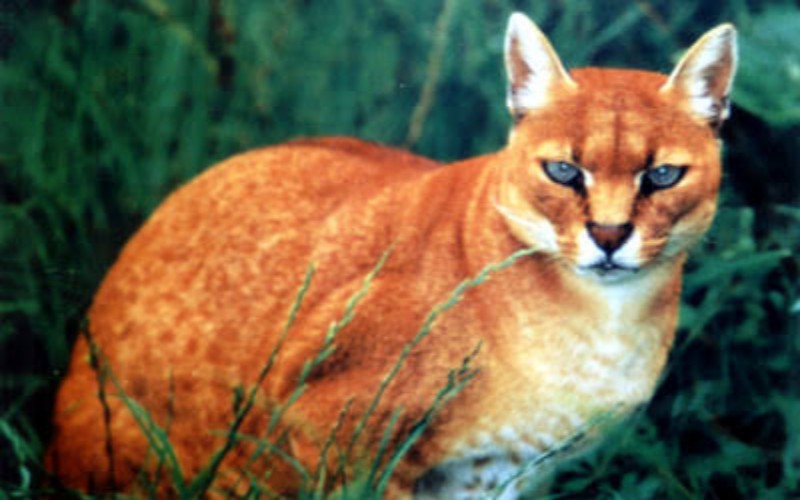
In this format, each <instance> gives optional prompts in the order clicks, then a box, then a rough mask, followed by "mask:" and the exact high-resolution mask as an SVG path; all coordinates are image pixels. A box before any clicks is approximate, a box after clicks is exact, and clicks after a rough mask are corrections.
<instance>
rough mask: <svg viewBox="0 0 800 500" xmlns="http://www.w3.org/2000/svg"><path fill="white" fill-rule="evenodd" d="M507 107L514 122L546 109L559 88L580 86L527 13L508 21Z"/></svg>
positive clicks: (506, 54)
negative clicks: (526, 113)
mask: <svg viewBox="0 0 800 500" xmlns="http://www.w3.org/2000/svg"><path fill="white" fill-rule="evenodd" d="M505 63H506V72H507V74H508V94H507V96H506V104H507V105H508V109H509V111H511V115H512V116H514V118H515V119H519V118H521V117H522V116H523V115H524V114H525V112H526V111H529V110H535V109H539V108H542V107H544V106H545V105H547V103H548V102H549V101H550V98H551V96H552V92H553V90H554V89H556V88H558V87H559V86H567V87H577V84H576V83H575V82H574V81H573V80H572V78H570V76H569V74H567V71H566V70H565V69H564V66H563V65H562V64H561V60H560V59H559V58H558V55H557V54H556V52H555V50H553V47H552V46H551V45H550V42H549V41H548V40H547V37H545V36H544V34H543V33H542V32H541V31H540V30H539V28H537V27H536V25H535V24H533V22H532V21H531V20H530V19H528V17H527V16H526V15H525V14H521V13H519V12H515V13H514V14H512V15H511V18H509V20H508V29H507V30H506V40H505Z"/></svg>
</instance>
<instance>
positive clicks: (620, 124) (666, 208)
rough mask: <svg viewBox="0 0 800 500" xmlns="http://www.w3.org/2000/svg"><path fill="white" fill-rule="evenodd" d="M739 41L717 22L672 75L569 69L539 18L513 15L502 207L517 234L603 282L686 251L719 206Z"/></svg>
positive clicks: (499, 207)
mask: <svg viewBox="0 0 800 500" xmlns="http://www.w3.org/2000/svg"><path fill="white" fill-rule="evenodd" d="M515 22H516V23H517V24H518V25H517V26H515ZM734 43H735V42H734V32H733V28H732V27H729V26H722V27H720V28H717V29H716V30H713V31H712V32H710V33H709V34H708V35H706V36H705V37H703V38H702V39H701V40H700V41H699V42H698V43H697V44H696V45H695V46H694V47H693V48H692V49H691V50H690V51H689V53H688V54H687V56H686V57H685V58H684V60H683V61H682V62H681V63H679V65H678V67H677V68H676V70H675V72H674V73H673V75H672V76H670V77H669V78H668V77H666V76H665V75H660V74H657V73H649V72H643V71H630V70H607V69H606V70H604V69H592V68H590V69H583V70H575V71H573V72H572V73H571V74H567V73H566V71H564V69H563V67H562V66H561V63H560V62H559V60H558V58H557V56H556V55H555V53H554V52H553V51H552V48H551V47H550V45H549V43H548V42H547V40H546V39H545V38H544V36H543V35H541V33H540V32H539V31H538V30H537V29H536V28H535V27H533V25H532V23H530V21H528V20H527V18H524V19H517V20H516V21H515V20H513V19H512V22H511V24H510V28H509V35H508V38H507V42H506V62H507V68H508V72H509V99H508V102H509V107H510V109H511V111H512V114H513V115H514V117H515V119H516V122H517V123H516V125H515V127H514V130H513V131H512V134H511V139H510V142H509V145H508V147H507V148H506V150H505V151H504V153H503V166H502V169H501V170H502V173H501V175H502V177H503V179H502V182H501V183H500V188H499V192H498V193H497V196H496V208H497V210H499V211H500V213H501V214H502V215H503V217H504V218H505V219H506V221H507V223H508V224H509V227H510V228H511V231H512V232H513V234H514V235H515V236H516V237H517V238H519V239H520V240H522V241H523V242H524V243H525V244H527V245H529V246H531V247H534V248H538V249H540V250H541V251H542V252H545V253H548V254H550V255H552V256H554V257H555V258H558V259H560V260H563V261H564V262H566V263H567V264H568V265H569V266H571V267H572V268H573V269H574V270H575V271H576V272H577V273H578V274H582V275H589V276H592V277H595V278H598V279H601V280H616V279H623V278H626V277H630V276H634V275H636V274H637V273H639V272H640V271H642V270H645V269H647V268H649V267H651V266H653V265H654V264H657V263H659V262H663V261H665V260H673V259H675V258H676V257H678V256H680V255H682V254H683V253H685V251H686V250H687V249H688V248H689V247H690V246H691V245H692V244H693V243H695V242H696V241H697V240H698V239H699V238H700V237H701V236H702V235H703V233H704V232H705V231H706V230H707V229H708V227H709V226H710V224H711V221H712V218H713V215H714V211H715V206H716V197H717V192H718V189H719V183H720V164H719V145H718V140H717V138H716V135H715V131H716V129H717V128H718V126H719V125H720V123H721V122H722V120H723V119H724V118H725V116H726V114H727V93H728V92H729V90H730V79H731V77H732V75H733V67H734V66H735V58H734V56H733V55H732V54H733V49H734ZM719 79H722V80H724V81H722V82H720V81H718V80H719ZM706 94H707V95H706Z"/></svg>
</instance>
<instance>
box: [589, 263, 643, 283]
mask: <svg viewBox="0 0 800 500" xmlns="http://www.w3.org/2000/svg"><path fill="white" fill-rule="evenodd" d="M579 270H580V271H581V274H584V273H587V274H592V275H594V276H597V277H598V278H602V279H617V278H624V277H627V276H631V275H634V274H636V273H638V272H639V268H638V267H634V266H627V265H624V264H620V263H619V262H616V261H614V260H612V259H604V260H601V261H598V262H595V263H594V264H590V265H588V266H580V267H579Z"/></svg>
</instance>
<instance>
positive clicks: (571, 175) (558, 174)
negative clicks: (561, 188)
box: [542, 161, 583, 191]
mask: <svg viewBox="0 0 800 500" xmlns="http://www.w3.org/2000/svg"><path fill="white" fill-rule="evenodd" d="M542 166H543V167H544V173H546V174H547V177H549V178H550V180H552V181H553V182H556V183H558V184H563V185H565V186H569V187H571V188H573V189H575V190H576V191H580V190H582V189H583V173H582V172H581V171H580V169H579V168H578V167H576V166H575V165H571V164H569V163H567V162H565V161H545V162H543V163H542Z"/></svg>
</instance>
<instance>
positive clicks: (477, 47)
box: [0, 0, 800, 499]
mask: <svg viewBox="0 0 800 500" xmlns="http://www.w3.org/2000/svg"><path fill="white" fill-rule="evenodd" d="M514 10H522V11H524V12H526V13H528V14H529V15H530V16H531V17H532V18H533V19H535V20H536V21H537V22H538V23H539V24H540V26H541V27H542V28H543V30H544V31H545V32H546V33H548V34H549V35H550V36H551V39H552V41H553V43H554V45H555V46H556V47H557V49H558V51H559V53H560V54H561V56H562V58H563V60H564V61H565V63H567V64H568V65H570V66H573V67H574V66H582V65H586V64H598V65H604V66H630V67H640V68H648V69H654V70H660V71H668V70H669V69H670V68H671V66H672V64H673V63H674V61H675V58H676V56H677V55H678V54H679V53H680V50H681V49H683V48H685V47H686V46H687V45H688V44H689V43H691V42H692V41H693V40H694V39H695V38H696V37H697V36H698V35H699V34H700V33H702V32H703V31H705V30H706V29H708V28H710V27H711V26H713V25H715V24H717V23H719V22H723V21H733V22H735V23H736V24H737V25H738V27H739V29H740V46H741V57H742V59H741V65H740V71H739V75H738V78H737V85H736V89H735V92H734V95H733V101H734V111H733V115H732V118H731V120H730V121H729V123H728V124H727V125H726V128H725V129H724V131H723V139H724V140H725V142H726V150H725V152H726V177H725V182H724V184H725V185H724V190H723V195H722V199H721V209H720V213H719V216H718V218H717V220H716V222H715V226H714V229H713V230H712V232H711V234H710V235H709V237H708V238H707V239H706V240H705V241H704V242H703V243H702V244H701V246H700V248H698V249H697V251H696V252H694V254H693V256H692V259H691V261H690V263H689V266H688V275H687V278H686V283H685V290H684V300H683V308H682V316H681V327H680V330H679V332H678V340H677V344H676V348H675V350H674V352H673V354H672V356H671V359H670V363H669V369H668V370H667V373H666V375H665V378H664V380H663V383H662V384H661V387H660V389H659V391H658V393H657V395H656V397H655V399H654V401H653V402H652V403H651V404H650V405H649V406H648V408H647V409H645V410H643V411H642V412H641V414H639V415H638V416H637V417H636V418H635V420H634V422H633V424H628V425H626V426H624V427H623V428H619V429H616V430H614V431H613V433H614V437H613V438H611V439H607V440H606V441H604V443H603V444H602V445H601V446H600V447H598V448H597V449H596V450H595V451H594V452H592V453H591V454H590V455H589V456H586V457H583V458H581V459H579V460H575V461H572V462H569V463H566V464H564V465H563V466H562V467H560V469H559V470H558V471H556V480H555V481H554V483H553V484H554V486H553V488H552V489H551V491H550V495H551V497H552V498H566V497H574V496H586V497H590V498H597V497H601V498H606V497H608V498H610V497H615V498H616V497H621V498H636V499H639V498H706V497H708V498H790V497H797V496H800V299H799V298H798V295H799V294H800V280H799V278H800V259H799V258H798V255H797V254H798V250H799V249H800V165H798V162H797V160H796V159H795V154H796V151H798V150H800V32H798V30H797V26H800V9H799V8H798V7H797V4H796V2H792V1H789V0H783V1H782V0H773V1H767V0H730V1H728V2H715V3H712V2H701V1H700V0H693V1H688V2H680V3H679V4H678V3H675V2H667V1H666V0H651V1H648V0H636V1H627V2H623V1H613V2H585V1H581V0H561V1H558V2H537V1H533V0H531V1H522V0H517V1H514V0H482V1H471V2H458V1H453V0H444V1H442V2H432V1H429V0H383V1H380V2H375V1H370V0H326V1H324V2H323V1H322V0H286V1H279V0H271V1H266V2H263V1H262V2H256V1H250V0H231V1H227V2H223V1H220V0H207V1H201V2H193V1H189V0H72V1H69V0H49V1H48V0H39V1H35V2H34V1H31V2H8V3H6V4H4V5H3V6H0V498H2V497H4V496H9V497H25V496H29V495H32V494H33V492H34V491H35V488H36V479H37V477H38V476H39V474H40V472H41V471H40V465H39V459H40V455H41V451H42V448H43V443H45V442H46V440H47V429H48V421H49V417H50V415H49V414H50V405H51V399H52V395H53V392H54V390H55V388H56V387H57V383H58V381H59V379H60V377H61V375H62V374H63V373H64V370H65V369H66V366H67V362H68V359H69V351H70V345H71V343H72V341H73V340H74V338H75V336H76V335H77V334H78V332H79V331H80V330H81V328H80V325H81V322H82V319H83V313H84V312H85V309H86V307H87V305H88V303H89V301H90V300H91V296H92V293H93V290H94V289H95V288H96V286H97V284H98V283H99V281H100V279H101V278H102V276H103V274H104V272H105V271H106V269H107V268H108V266H109V265H110V264H111V262H113V260H114V257H115V255H116V253H117V252H118V251H119V249H120V247H121V246H122V244H123V243H124V241H125V240H126V239H127V238H128V237H129V236H130V235H131V234H132V232H133V231H134V230H135V229H136V228H137V227H138V226H139V225H140V224H141V222H142V221H143V220H144V218H145V217H147V215H148V214H149V213H150V212H151V211H152V210H153V209H154V208H155V206H156V205H157V204H158V202H159V201H160V200H162V199H163V198H164V196H165V195H166V194H167V193H169V192H170V191H171V190H172V189H174V188H175V187H176V186H177V185H179V184H181V183H182V182H184V181H185V180H187V179H188V178H190V177H192V176H193V175H195V174H196V173H197V172H199V171H201V170H202V169H204V168H206V167H207V166H208V165H210V164H212V163H213V162H215V161H217V160H220V159H222V158H224V157H226V156H228V155H230V154H232V153H235V152H237V151H241V150H243V149H247V148H251V147H255V146H258V145H263V144H270V143H276V142H280V141H283V140H285V139H288V138H290V137H293V136H297V135H320V134H343V135H356V136H359V137H363V138H368V139H373V140H377V141H380V142H383V143H388V144H396V145H404V146H407V147H410V148H412V149H413V150H415V151H418V152H421V153H424V154H427V155H430V156H433V157H436V158H439V159H454V158H460V157H465V156H469V155H474V154H479V153H482V152H487V151H491V150H495V149H498V148H499V147H501V146H502V144H503V141H504V137H505V134H506V132H507V129H508V126H509V118H508V116H507V113H506V110H505V107H504V76H503V72H502V64H501V61H502V34H503V31H504V28H505V22H506V20H507V17H508V15H509V14H510V13H511V12H512V11H514ZM454 368H457V367H454ZM112 369H113V367H112ZM464 369H465V370H466V369H467V368H464ZM242 397H243V398H244V399H243V400H242V404H246V399H247V394H246V393H245V392H243V393H242ZM132 404H134V403H132ZM143 418H146V415H143ZM154 436H156V437H157V435H154ZM199 488H201V489H202V487H199ZM193 491H199V490H193Z"/></svg>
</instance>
